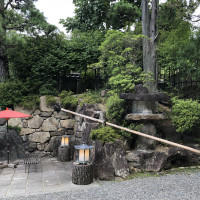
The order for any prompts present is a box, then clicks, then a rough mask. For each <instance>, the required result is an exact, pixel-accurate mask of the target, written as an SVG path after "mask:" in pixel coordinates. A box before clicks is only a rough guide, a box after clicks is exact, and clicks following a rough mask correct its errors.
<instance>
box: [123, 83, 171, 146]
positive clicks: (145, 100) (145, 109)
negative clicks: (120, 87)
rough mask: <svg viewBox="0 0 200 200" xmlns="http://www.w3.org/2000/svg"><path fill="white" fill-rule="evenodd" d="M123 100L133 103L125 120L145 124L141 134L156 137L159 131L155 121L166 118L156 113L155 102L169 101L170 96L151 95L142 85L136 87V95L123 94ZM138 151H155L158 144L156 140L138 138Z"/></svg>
mask: <svg viewBox="0 0 200 200" xmlns="http://www.w3.org/2000/svg"><path fill="white" fill-rule="evenodd" d="M120 98H121V99H126V100H128V101H129V102H130V103H131V113H129V114H127V115H126V117H125V119H126V120H129V121H134V122H139V123H142V124H143V127H142V129H141V132H144V133H146V134H149V135H153V136H156V134H157V130H156V126H155V124H154V122H155V121H159V120H164V119H165V116H164V115H163V114H161V113H155V102H156V101H162V102H167V101H169V96H168V95H166V94H165V93H162V92H157V93H152V94H150V93H149V91H148V89H147V88H145V87H143V86H142V85H136V86H135V91H134V93H122V94H120ZM136 146H137V149H141V150H148V149H154V148H155V146H156V142H155V141H154V140H151V139H148V138H143V137H138V139H137V141H136Z"/></svg>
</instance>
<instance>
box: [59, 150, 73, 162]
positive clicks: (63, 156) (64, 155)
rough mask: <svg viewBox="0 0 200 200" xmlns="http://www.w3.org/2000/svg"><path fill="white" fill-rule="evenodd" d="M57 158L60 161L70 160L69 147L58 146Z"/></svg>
mask: <svg viewBox="0 0 200 200" xmlns="http://www.w3.org/2000/svg"><path fill="white" fill-rule="evenodd" d="M58 159H59V160H60V161H61V162H65V161H70V148H69V147H58Z"/></svg>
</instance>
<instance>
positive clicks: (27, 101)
mask: <svg viewBox="0 0 200 200" xmlns="http://www.w3.org/2000/svg"><path fill="white" fill-rule="evenodd" d="M39 104H40V98H39V96H37V95H28V96H25V97H22V98H21V101H20V103H19V105H20V106H23V107H24V108H33V107H39Z"/></svg>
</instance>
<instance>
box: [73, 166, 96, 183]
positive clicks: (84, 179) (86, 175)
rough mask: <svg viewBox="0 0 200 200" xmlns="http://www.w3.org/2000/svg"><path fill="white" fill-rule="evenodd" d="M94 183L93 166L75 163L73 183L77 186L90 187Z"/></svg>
mask: <svg viewBox="0 0 200 200" xmlns="http://www.w3.org/2000/svg"><path fill="white" fill-rule="evenodd" d="M92 182H93V165H92V164H87V165H81V164H77V163H73V169H72V183H74V184H76V185H88V184H90V183H92Z"/></svg>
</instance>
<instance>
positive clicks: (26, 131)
mask: <svg viewBox="0 0 200 200" xmlns="http://www.w3.org/2000/svg"><path fill="white" fill-rule="evenodd" d="M34 132H35V129H32V128H21V131H20V135H30V134H32V133H34Z"/></svg>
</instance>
